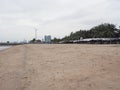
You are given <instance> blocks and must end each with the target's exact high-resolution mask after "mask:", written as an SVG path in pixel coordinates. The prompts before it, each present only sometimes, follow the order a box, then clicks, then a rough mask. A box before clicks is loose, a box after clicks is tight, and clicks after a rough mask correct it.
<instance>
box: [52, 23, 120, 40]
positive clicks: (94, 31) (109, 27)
mask: <svg viewBox="0 0 120 90" xmlns="http://www.w3.org/2000/svg"><path fill="white" fill-rule="evenodd" d="M80 37H82V38H119V37H120V29H117V28H116V26H115V25H114V24H109V23H104V24H100V25H98V26H95V27H93V28H91V29H90V30H80V31H77V32H75V33H73V32H71V34H70V35H68V36H65V37H63V38H62V39H57V38H54V39H53V40H52V41H53V42H59V41H69V40H79V39H80Z"/></svg>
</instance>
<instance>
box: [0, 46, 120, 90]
mask: <svg viewBox="0 0 120 90" xmlns="http://www.w3.org/2000/svg"><path fill="white" fill-rule="evenodd" d="M0 90H120V45H79V44H76V45H64V44H63V45H21V46H14V47H12V48H9V49H7V50H4V51H0Z"/></svg>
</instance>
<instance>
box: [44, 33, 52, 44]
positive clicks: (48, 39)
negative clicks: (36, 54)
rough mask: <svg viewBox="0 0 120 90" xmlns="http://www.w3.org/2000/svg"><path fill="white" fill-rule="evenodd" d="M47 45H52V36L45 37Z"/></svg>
mask: <svg viewBox="0 0 120 90" xmlns="http://www.w3.org/2000/svg"><path fill="white" fill-rule="evenodd" d="M45 43H51V36H50V35H46V36H45Z"/></svg>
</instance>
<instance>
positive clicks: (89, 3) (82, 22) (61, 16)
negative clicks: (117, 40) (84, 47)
mask: <svg viewBox="0 0 120 90" xmlns="http://www.w3.org/2000/svg"><path fill="white" fill-rule="evenodd" d="M107 22H109V23H113V24H115V25H117V26H119V25H120V0H0V41H22V40H24V39H26V40H30V39H32V38H34V31H35V30H34V29H35V28H37V29H38V38H40V39H42V38H43V36H44V35H51V36H52V37H58V38H61V37H63V36H65V35H68V34H69V33H70V32H75V31H78V30H80V29H90V28H91V27H93V26H95V25H98V24H101V23H107Z"/></svg>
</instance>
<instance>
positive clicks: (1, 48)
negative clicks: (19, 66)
mask: <svg viewBox="0 0 120 90" xmlns="http://www.w3.org/2000/svg"><path fill="white" fill-rule="evenodd" d="M8 48H10V46H0V51H1V50H5V49H8Z"/></svg>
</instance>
